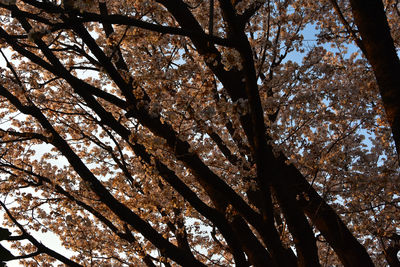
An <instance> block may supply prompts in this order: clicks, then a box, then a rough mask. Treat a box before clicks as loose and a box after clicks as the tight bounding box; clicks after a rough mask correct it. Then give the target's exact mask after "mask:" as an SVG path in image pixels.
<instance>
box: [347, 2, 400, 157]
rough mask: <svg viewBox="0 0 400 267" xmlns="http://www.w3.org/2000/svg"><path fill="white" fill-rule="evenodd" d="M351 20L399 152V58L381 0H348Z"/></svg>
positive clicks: (399, 153) (398, 152) (398, 153)
mask: <svg viewBox="0 0 400 267" xmlns="http://www.w3.org/2000/svg"><path fill="white" fill-rule="evenodd" d="M350 4H351V8H352V12H353V16H354V21H355V23H356V25H357V27H358V30H359V33H360V35H361V38H362V43H363V46H364V48H365V52H366V55H365V56H366V57H367V59H368V61H369V63H370V64H371V66H372V69H373V70H374V74H375V77H376V80H377V82H378V86H379V91H380V94H381V96H382V100H383V105H384V107H385V111H386V116H387V120H388V122H389V125H390V126H391V128H392V133H393V139H394V142H395V145H396V150H397V155H398V156H397V158H399V155H400V105H399V103H400V60H399V57H398V56H397V53H396V49H395V47H394V42H393V38H392V36H391V34H390V28H389V24H388V22H387V17H386V14H385V10H384V7H383V3H382V1H380V0H350Z"/></svg>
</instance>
